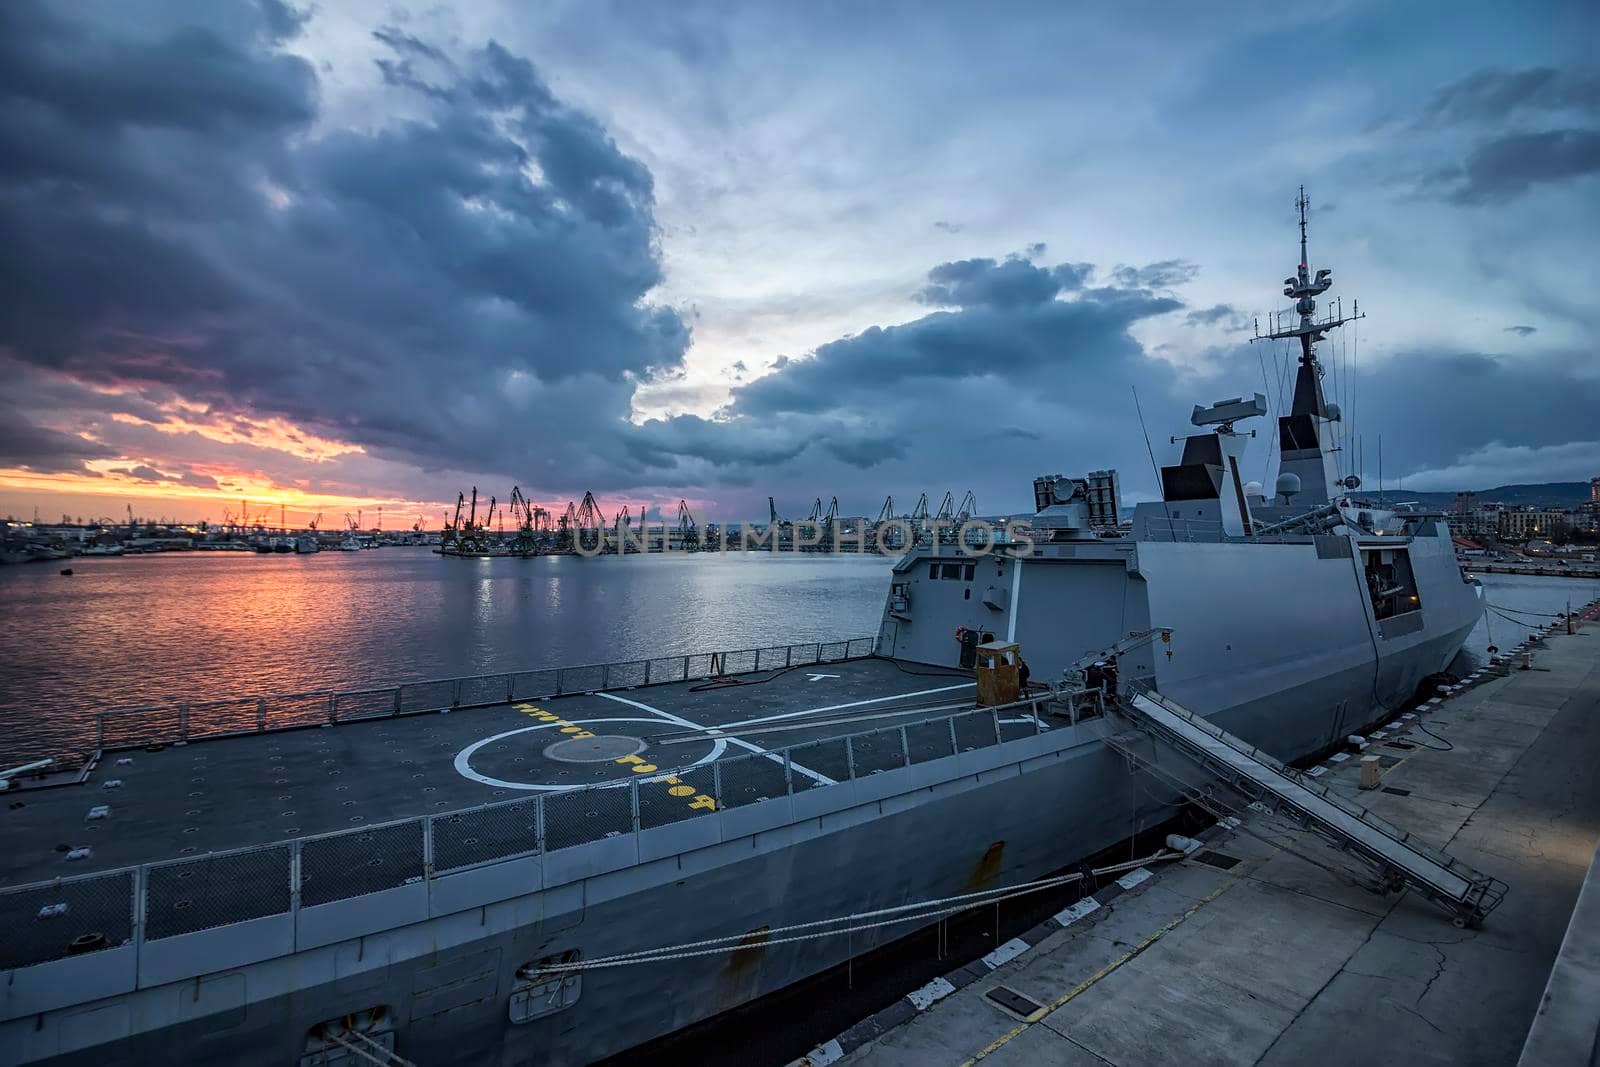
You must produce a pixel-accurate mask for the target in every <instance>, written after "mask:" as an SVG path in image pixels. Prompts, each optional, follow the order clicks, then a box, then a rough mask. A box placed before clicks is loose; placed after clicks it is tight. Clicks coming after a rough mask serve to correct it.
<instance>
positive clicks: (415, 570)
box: [0, 548, 889, 755]
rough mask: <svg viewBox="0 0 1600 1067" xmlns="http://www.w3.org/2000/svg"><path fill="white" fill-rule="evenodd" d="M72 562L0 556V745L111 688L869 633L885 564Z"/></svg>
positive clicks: (442, 673) (245, 682)
mask: <svg viewBox="0 0 1600 1067" xmlns="http://www.w3.org/2000/svg"><path fill="white" fill-rule="evenodd" d="M73 570H74V572H75V574H74V575H73V576H72V577H71V578H66V577H61V576H60V575H58V574H57V573H56V571H55V569H53V568H47V567H41V566H32V567H29V566H19V567H5V568H0V723H3V729H4V732H5V737H4V741H3V745H0V748H3V750H4V751H5V752H6V753H22V754H24V755H27V754H31V753H34V752H42V753H44V754H53V753H56V752H59V751H62V750H65V749H70V748H78V747H81V746H82V745H83V744H84V743H85V741H86V740H87V739H89V738H91V737H92V727H93V716H94V713H95V712H96V711H98V710H99V709H101V708H104V707H109V706H114V705H118V704H139V703H148V702H152V701H158V700H172V699H195V698H199V697H203V696H205V695H210V694H217V695H224V694H226V695H233V694H240V693H259V692H274V691H278V692H284V691H295V690H305V689H316V688H326V687H341V688H351V687H358V686H362V685H392V684H394V683H395V682H397V681H403V680H407V679H418V678H436V677H449V676H456V675H465V674H483V673H489V672H493V671H501V670H511V669H516V668H529V667H538V666H545V665H550V664H559V663H584V662H599V661H604V660H613V659H624V658H629V657H637V656H639V655H642V654H645V653H660V654H674V653H684V652H692V651H699V650H705V649H707V648H712V647H733V646H737V647H751V646H754V645H758V644H775V643H780V642H785V641H790V640H796V641H806V640H812V641H820V640H833V639H835V638H838V637H841V636H852V635H857V634H864V633H872V632H874V631H875V630H876V627H877V621H878V614H879V612H880V611H881V609H882V606H883V596H884V590H885V588H886V581H887V576H888V571H889V564H888V562H887V561H884V560H879V559H871V558H868V559H860V558H853V557H825V556H819V557H804V558H793V557H781V558H772V557H756V558H750V557H738V556H726V557H712V556H707V557H659V556H657V557H652V558H650V559H640V558H638V557H629V558H626V559H615V558H611V559H597V560H574V559H563V558H560V557H547V558H544V559H537V560H515V559H497V560H482V561H479V560H445V559H441V558H440V557H438V556H436V555H434V554H433V553H431V552H428V551H426V550H414V549H402V548H385V549H381V550H379V551H376V552H324V553H318V554H317V555H313V556H295V555H271V556H258V555H248V556H236V555H232V554H220V553H219V554H215V555H210V554H200V553H185V554H184V555H181V556H178V555H171V556H144V557H133V558H124V559H98V560H97V559H79V560H74V561H73Z"/></svg>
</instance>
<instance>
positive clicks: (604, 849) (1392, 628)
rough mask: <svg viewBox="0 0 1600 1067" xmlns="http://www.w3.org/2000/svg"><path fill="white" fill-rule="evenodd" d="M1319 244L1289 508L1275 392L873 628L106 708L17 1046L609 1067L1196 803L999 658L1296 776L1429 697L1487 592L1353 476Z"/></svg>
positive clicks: (84, 1056) (75, 791) (951, 560)
mask: <svg viewBox="0 0 1600 1067" xmlns="http://www.w3.org/2000/svg"><path fill="white" fill-rule="evenodd" d="M1305 249H1306V246H1305V226H1304V215H1303V207H1302V225H1301V257H1300V263H1299V266H1298V269H1297V271H1296V273H1295V275H1294V276H1293V277H1291V278H1290V279H1288V281H1287V282H1286V284H1285V294H1286V295H1287V296H1289V297H1290V298H1291V299H1293V300H1294V301H1295V312H1296V316H1295V319H1294V321H1293V324H1292V325H1290V326H1288V327H1287V328H1281V329H1275V330H1273V331H1271V332H1270V333H1269V334H1268V335H1267V336H1268V337H1269V338H1276V339H1280V340H1287V341H1289V342H1291V343H1294V342H1298V345H1299V359H1298V368H1297V375H1296V383H1295V389H1294V399H1293V404H1292V407H1291V408H1290V410H1289V411H1287V412H1285V413H1283V414H1282V415H1280V416H1279V418H1278V424H1277V438H1278V444H1279V463H1280V474H1279V477H1278V479H1277V481H1276V482H1275V484H1274V486H1273V493H1272V495H1271V496H1270V497H1268V496H1267V495H1266V494H1265V493H1264V491H1263V490H1262V487H1260V486H1257V485H1254V484H1252V483H1247V482H1244V481H1242V480H1241V474H1240V461H1241V459H1242V457H1243V454H1244V444H1245V439H1246V438H1245V435H1244V433H1242V432H1241V431H1239V430H1238V429H1237V428H1236V425H1237V424H1238V423H1239V422H1241V421H1242V420H1245V419H1249V418H1255V417H1260V416H1262V415H1264V414H1267V413H1268V405H1267V404H1266V401H1265V398H1264V397H1262V396H1260V395H1259V394H1257V395H1256V396H1254V397H1251V398H1249V399H1246V398H1242V397H1241V398H1234V399H1230V400H1226V401H1223V402H1221V403H1218V404H1213V405H1210V406H1208V407H1197V408H1196V409H1195V411H1194V414H1193V416H1192V420H1191V421H1192V422H1193V424H1194V426H1195V428H1196V429H1197V430H1198V432H1196V433H1194V434H1192V435H1190V436H1189V437H1187V438H1186V439H1185V440H1184V442H1183V447H1182V454H1181V456H1180V457H1179V459H1178V462H1177V463H1175V464H1172V465H1169V466H1166V467H1164V468H1162V469H1161V471H1160V483H1161V491H1162V499H1161V500H1160V501H1156V502H1151V503H1145V504H1139V505H1138V506H1137V507H1136V508H1135V509H1134V511H1133V513H1132V516H1131V521H1128V522H1122V521H1120V520H1121V515H1120V512H1119V508H1118V505H1117V499H1116V496H1117V494H1116V490H1115V476H1114V473H1108V472H1099V473H1097V474H1096V475H1094V476H1091V477H1089V478H1084V479H1079V478H1068V477H1061V476H1056V475H1049V476H1045V477H1042V478H1040V479H1037V480H1036V481H1035V504H1036V512H1035V514H1034V515H1033V516H1032V517H1031V520H1030V522H1029V523H1028V527H1027V532H1026V533H1025V534H1024V535H1023V536H1019V537H1017V538H1016V539H1015V540H1009V541H1007V542H1006V543H1004V544H1002V545H1000V546H995V547H994V549H993V550H991V551H989V552H987V553H975V552H974V551H973V550H972V549H971V548H970V546H969V545H968V544H967V543H966V541H965V540H963V539H961V538H959V537H958V539H957V541H956V543H950V542H949V541H948V540H947V539H946V538H944V537H942V536H941V534H940V532H939V531H937V530H935V531H933V532H932V534H931V536H929V537H927V538H925V539H923V540H920V541H919V542H918V543H917V544H915V545H914V546H913V547H912V548H911V549H909V550H908V551H907V552H906V553H905V555H904V556H903V557H902V558H900V559H899V560H898V561H897V562H896V563H895V565H894V568H893V572H892V576H891V580H890V588H889V590H888V595H887V597H886V601H885V606H884V611H883V615H882V619H881V625H880V628H879V631H878V633H877V634H876V635H872V636H869V637H865V638H857V639H842V640H839V641H837V642H831V643H829V642H824V643H813V644H802V645H790V646H781V647H774V648H760V649H746V650H737V651H723V652H712V653H705V654H699V655H685V656H667V657H655V658H651V659H642V660H638V661H633V662H628V663H614V664H604V665H585V666H579V667H566V668H559V669H550V670H534V671H523V672H513V673H509V674H500V675H492V676H484V677H476V678H458V679H445V680H437V681H429V682H415V683H404V684H401V685H395V686H386V687H372V688H366V689H361V690H355V691H335V692H324V691H319V692H314V693H299V694H290V695H286V696H261V697H257V696H249V697H230V698H227V699H219V700H197V701H193V702H188V703H182V704H167V705H160V706H155V707H148V708H138V709H116V710H113V711H108V712H107V713H105V714H103V715H102V716H101V718H100V733H99V739H98V744H97V749H96V751H95V753H94V756H93V758H92V759H91V761H90V762H89V763H88V764H87V765H86V766H85V768H84V769H83V771H82V772H81V773H80V774H79V775H78V776H77V777H76V778H75V779H74V780H73V781H72V782H71V783H70V784H65V785H53V786H51V787H48V788H45V787H41V788H37V789H23V790H21V791H20V792H19V793H18V794H17V795H18V796H20V797H22V798H23V799H22V800H21V801H20V802H19V803H17V804H15V805H12V806H10V807H9V809H8V811H7V812H6V813H5V818H6V822H5V823H4V824H3V826H4V843H5V848H4V849H0V922H3V924H4V927H3V928H4V929H5V931H6V936H5V938H4V940H3V943H0V970H3V974H0V1063H28V1062H51V1063H62V1064H66V1063H73V1064H79V1063H81V1064H88V1063H94V1064H113V1063H146V1062H151V1061H153V1060H157V1059H163V1058H172V1057H174V1056H177V1057H179V1058H181V1059H182V1060H183V1061H184V1062H186V1063H195V1064H199V1063H217V1064H274V1065H281V1064H285V1063H289V1064H303V1065H313V1064H317V1065H321V1064H335V1063H337V1064H345V1063H348V1064H352V1065H354V1064H359V1063H367V1062H374V1061H376V1062H379V1063H411V1064H434V1063H447V1062H472V1063H486V1064H506V1065H511V1064H535V1063H537V1064H578V1063H587V1062H592V1061H594V1060H596V1059H600V1058H603V1057H605V1056H607V1055H611V1054H614V1053H617V1052H621V1051H624V1050H627V1049H630V1048H633V1047H635V1046H638V1045H640V1044H643V1043H645V1042H648V1041H650V1040H652V1039H655V1038H658V1037H661V1036H663V1035H666V1034H668V1033H671V1032H672V1031H675V1030H677V1029H680V1028H682V1027H685V1026H687V1025H690V1024H692V1023H696V1022H699V1021H701V1020H704V1019H707V1018H711V1017H714V1016H716V1015H718V1014H719V1013H721V1012H723V1011H726V1010H728V1009H731V1008H734V1007H737V1006H739V1005H742V1004H745V1003H747V1002H749V1001H751V1000H753V999H756V998H759V997H761V996H763V995H765V994H768V993H771V992H774V991H777V990H779V989H782V988H783V987H785V986H788V985H790V984H792V983H794V982H797V981H800V980H802V979H805V978H807V977H809V976H812V975H816V974H819V973H821V972H823V971H825V970H827V969H828V968H831V967H833V966H835V965H837V964H840V963H842V962H844V961H845V960H846V959H848V958H849V957H850V955H851V954H852V953H859V952H862V951H864V950H867V949H870V948H872V947H874V946H877V945H881V944H884V943H887V942H888V941H891V940H893V939H895V938H897V937H900V936H903V935H904V934H906V933H908V932H910V931H912V930H914V929H916V928H917V927H918V926H919V925H925V924H927V923H931V922H934V921H936V920H937V919H938V918H940V917H942V916H943V915H946V914H949V912H950V910H952V909H953V908H957V907H963V906H969V905H971V904H974V903H984V902H986V901H988V900H999V899H1002V898H1004V897H1005V896H1006V894H1008V893H1009V892H1012V891H1014V890H1016V889H1017V887H1019V886H1022V887H1026V886H1029V885H1034V884H1039V880H1040V879H1042V878H1044V877H1045V876H1047V875H1048V874H1049V873H1050V872H1053V871H1057V870H1060V869H1062V868H1063V867H1066V866H1068V865H1069V864H1071V863H1073V862H1074V861H1076V860H1077V859H1079V858H1081V857H1084V856H1087V855H1090V854H1093V853H1095V852H1097V851H1100V850H1101V849H1103V848H1105V847H1107V846H1109V845H1111V844H1113V843H1115V842H1118V841H1120V840H1123V839H1126V838H1127V837H1128V836H1129V835H1130V833H1131V831H1132V830H1134V829H1135V828H1138V827H1141V826H1148V825H1151V824H1152V823H1154V822H1157V821H1159V820H1160V819H1161V818H1163V817H1164V816H1165V815H1167V814H1170V812H1171V811H1172V810H1174V806H1175V804H1176V803H1177V801H1178V799H1179V798H1178V797H1177V795H1176V793H1175V792H1173V791H1171V790H1170V789H1169V790H1167V791H1166V792H1163V791H1162V788H1163V787H1162V786H1161V783H1158V782H1154V781H1135V779H1134V776H1133V775H1132V774H1131V773H1130V770H1129V768H1128V766H1127V764H1126V763H1125V762H1124V760H1123V759H1122V758H1121V757H1120V756H1118V755H1117V754H1116V753H1115V752H1114V751H1113V750H1112V749H1111V748H1110V747H1108V745H1107V744H1106V742H1105V738H1106V736H1107V734H1106V731H1107V726H1106V719H1105V717H1104V716H1094V715H1092V714H1086V715H1080V714H1079V713H1078V711H1077V710H1072V711H1071V712H1070V713H1066V714H1063V713H1062V707H1063V705H1061V704H1060V703H1058V702H1057V701H1056V700H1055V699H1053V698H1054V697H1055V696H1057V695H1058V694H1056V693H1053V692H1048V691H1045V692H1040V691H1035V692H1032V693H1025V694H1022V695H1021V696H1020V697H1019V698H1018V699H1016V700H1012V701H1007V702H1003V703H1002V704H1000V705H999V706H995V705H994V703H993V701H992V700H989V701H985V702H983V703H980V700H979V694H978V693H976V692H975V686H974V674H973V671H972V670H971V669H970V667H971V660H972V657H973V656H974V655H977V654H979V651H978V650H979V647H980V646H982V645H984V644H988V643H990V642H1010V643H1015V644H1016V645H1018V646H1020V647H1021V648H1022V649H1023V650H1025V654H1026V657H1027V661H1028V663H1029V664H1030V665H1031V667H1032V670H1033V673H1034V677H1035V678H1062V679H1063V682H1062V685H1063V688H1064V689H1065V688H1070V687H1072V686H1074V685H1077V684H1078V683H1079V682H1082V681H1085V680H1087V679H1089V678H1090V677H1097V678H1098V684H1100V685H1101V686H1105V685H1106V684H1107V681H1106V680H1107V678H1108V676H1109V675H1110V674H1112V673H1114V676H1115V678H1116V679H1117V680H1118V681H1117V682H1116V683H1115V684H1121V685H1128V686H1140V687H1148V688H1153V689H1155V690H1157V691H1159V692H1160V693H1161V694H1164V695H1166V696H1169V697H1171V698H1172V699H1174V700H1176V701H1179V702H1181V703H1182V704H1183V705H1184V706H1186V707H1188V708H1190V709H1192V710H1193V711H1195V712H1198V713H1199V714H1202V715H1205V716H1208V717H1209V718H1210V719H1211V720H1212V721H1213V722H1215V723H1217V724H1218V725H1220V726H1222V727H1223V728H1225V729H1226V730H1228V731H1229V732H1231V733H1233V734H1236V735H1238V736H1240V737H1242V738H1244V739H1246V740H1247V741H1249V742H1250V743H1252V744H1254V745H1256V746H1259V747H1260V748H1261V749H1263V750H1265V751H1267V752H1269V753H1272V754H1273V755H1275V756H1277V757H1279V758H1281V759H1284V760H1294V759H1298V758H1301V757H1304V756H1306V755H1308V754H1311V753H1315V752H1318V751H1321V750H1325V749H1326V748H1328V747H1329V746H1331V745H1333V744H1336V743H1337V742H1339V740H1340V739H1341V738H1342V737H1343V736H1344V735H1346V734H1349V733H1352V732H1357V731H1359V730H1361V729H1362V728H1363V727H1364V726H1366V725H1367V724H1369V723H1371V722H1373V721H1376V720H1377V719H1380V718H1383V717H1385V716H1386V715H1388V714H1390V713H1392V711H1393V710H1394V709H1395V708H1397V707H1398V706H1399V705H1400V704H1401V703H1402V702H1404V701H1406V700H1407V699H1408V698H1409V697H1410V696H1411V695H1412V694H1413V692H1414V691H1415V690H1416V689H1417V687H1418V686H1419V684H1421V683H1422V682H1423V681H1424V680H1425V679H1426V678H1428V676H1430V675H1432V674H1434V673H1436V672H1439V671H1442V670H1444V669H1445V667H1446V666H1447V665H1448V664H1449V663H1450V661H1451V659H1452V658H1453V657H1454V656H1455V655H1456V653H1457V652H1458V651H1459V649H1460V648H1461V646H1462V643H1463V642H1464V640H1465V638H1466V636H1467V633H1468V632H1469V631H1470V629H1471V628H1472V626H1473V624H1474V622H1475V621H1476V619H1477V618H1478V616H1479V613H1480V603H1479V598H1480V593H1479V590H1478V588H1477V587H1476V585H1475V583H1474V582H1473V580H1472V579H1471V578H1470V577H1469V576H1467V575H1466V574H1464V573H1463V572H1462V570H1461V568H1460V566H1459V565H1458V563H1457V561H1456V557H1455V553H1454V551H1453V545H1452V542H1451V539H1450V537H1449V534H1448V531H1447V529H1446V526H1445V523H1444V522H1443V520H1442V518H1441V517H1439V516H1429V515H1423V514H1415V513H1406V512H1395V511H1391V510H1386V509H1381V508H1377V507H1372V506H1368V505H1366V504H1364V503H1363V502H1362V500H1361V499H1360V497H1359V494H1358V492H1357V491H1358V490H1359V483H1358V482H1357V481H1356V480H1355V479H1354V477H1353V476H1349V477H1346V478H1340V477H1339V471H1338V464H1337V457H1336V454H1335V452H1334V441H1335V433H1336V429H1337V427H1338V424H1339V423H1340V420H1341V418H1342V415H1341V412H1340V411H1339V410H1338V408H1337V406H1336V405H1335V404H1332V403H1330V402H1329V401H1328V399H1327V398H1326V396H1325V395H1324V392H1323V388H1322V381H1321V378H1322V368H1321V365H1320V363H1319V360H1318V356H1317V348H1316V346H1317V344H1318V342H1320V341H1322V340H1323V339H1324V338H1325V336H1326V334H1327V333H1328V332H1329V331H1330V330H1333V329H1335V328H1337V327H1339V326H1341V325H1343V324H1344V323H1345V322H1347V321H1349V320H1348V319H1346V318H1343V317H1341V316H1338V315H1333V316H1323V317H1321V318H1319V317H1318V316H1317V302H1316V298H1317V297H1318V296H1320V295H1322V294H1323V293H1324V292H1325V291H1327V289H1328V288H1329V287H1330V286H1331V283H1332V279H1331V273H1330V272H1329V271H1327V270H1319V271H1317V272H1316V273H1315V274H1313V273H1312V272H1311V269H1310V266H1309V262H1308V259H1307V255H1306V250H1305ZM1352 317H1354V316H1352ZM1094 672H1099V673H1098V675H1095V673H1094ZM1080 688H1081V687H1080ZM23 784H25V783H23Z"/></svg>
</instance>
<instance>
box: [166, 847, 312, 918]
mask: <svg viewBox="0 0 1600 1067" xmlns="http://www.w3.org/2000/svg"><path fill="white" fill-rule="evenodd" d="M291 851H292V850H291V848H290V846H289V845H273V846H271V847H268V848H258V849H250V850H248V851H243V852H226V853H220V854H216V855H211V856H197V857H195V858H194V859H187V860H177V861H175V862H173V863H163V864H159V865H157V866H154V867H151V868H150V869H149V873H148V874H147V875H146V881H145V904H144V923H145V926H144V936H145V940H147V941H153V940H155V939H157V938H162V937H172V936H174V935H176V934H192V933H194V932H195V931H196V930H209V929H211V928H212V927H214V926H228V925H230V924H231V923H238V922H244V921H245V920H246V919H259V918H262V917H263V916H267V915H282V914H284V913H285V912H287V911H288V910H289V898H290V894H291V892H292V883H293V873H292V872H291V870H290V863H291V856H290V853H291Z"/></svg>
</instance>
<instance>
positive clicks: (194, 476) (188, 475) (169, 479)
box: [111, 463, 221, 489]
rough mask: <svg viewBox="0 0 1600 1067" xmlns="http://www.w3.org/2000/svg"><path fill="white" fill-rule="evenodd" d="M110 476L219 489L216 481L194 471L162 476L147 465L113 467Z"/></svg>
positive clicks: (207, 475) (162, 474)
mask: <svg viewBox="0 0 1600 1067" xmlns="http://www.w3.org/2000/svg"><path fill="white" fill-rule="evenodd" d="M111 473H112V474H120V475H123V476H124V477H127V478H132V479H134V480H135V481H139V482H152V483H158V484H159V483H166V484H170V485H187V486H192V487H194V488H196V489H220V488H221V486H219V485H218V484H217V480H216V479H215V478H213V477H211V476H210V475H209V474H200V473H197V472H195V471H185V472H184V473H182V474H164V473H162V472H161V471H158V470H156V469H155V468H154V467H151V466H149V465H147V464H142V463H141V464H140V465H139V466H137V467H114V468H112V470H111Z"/></svg>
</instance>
